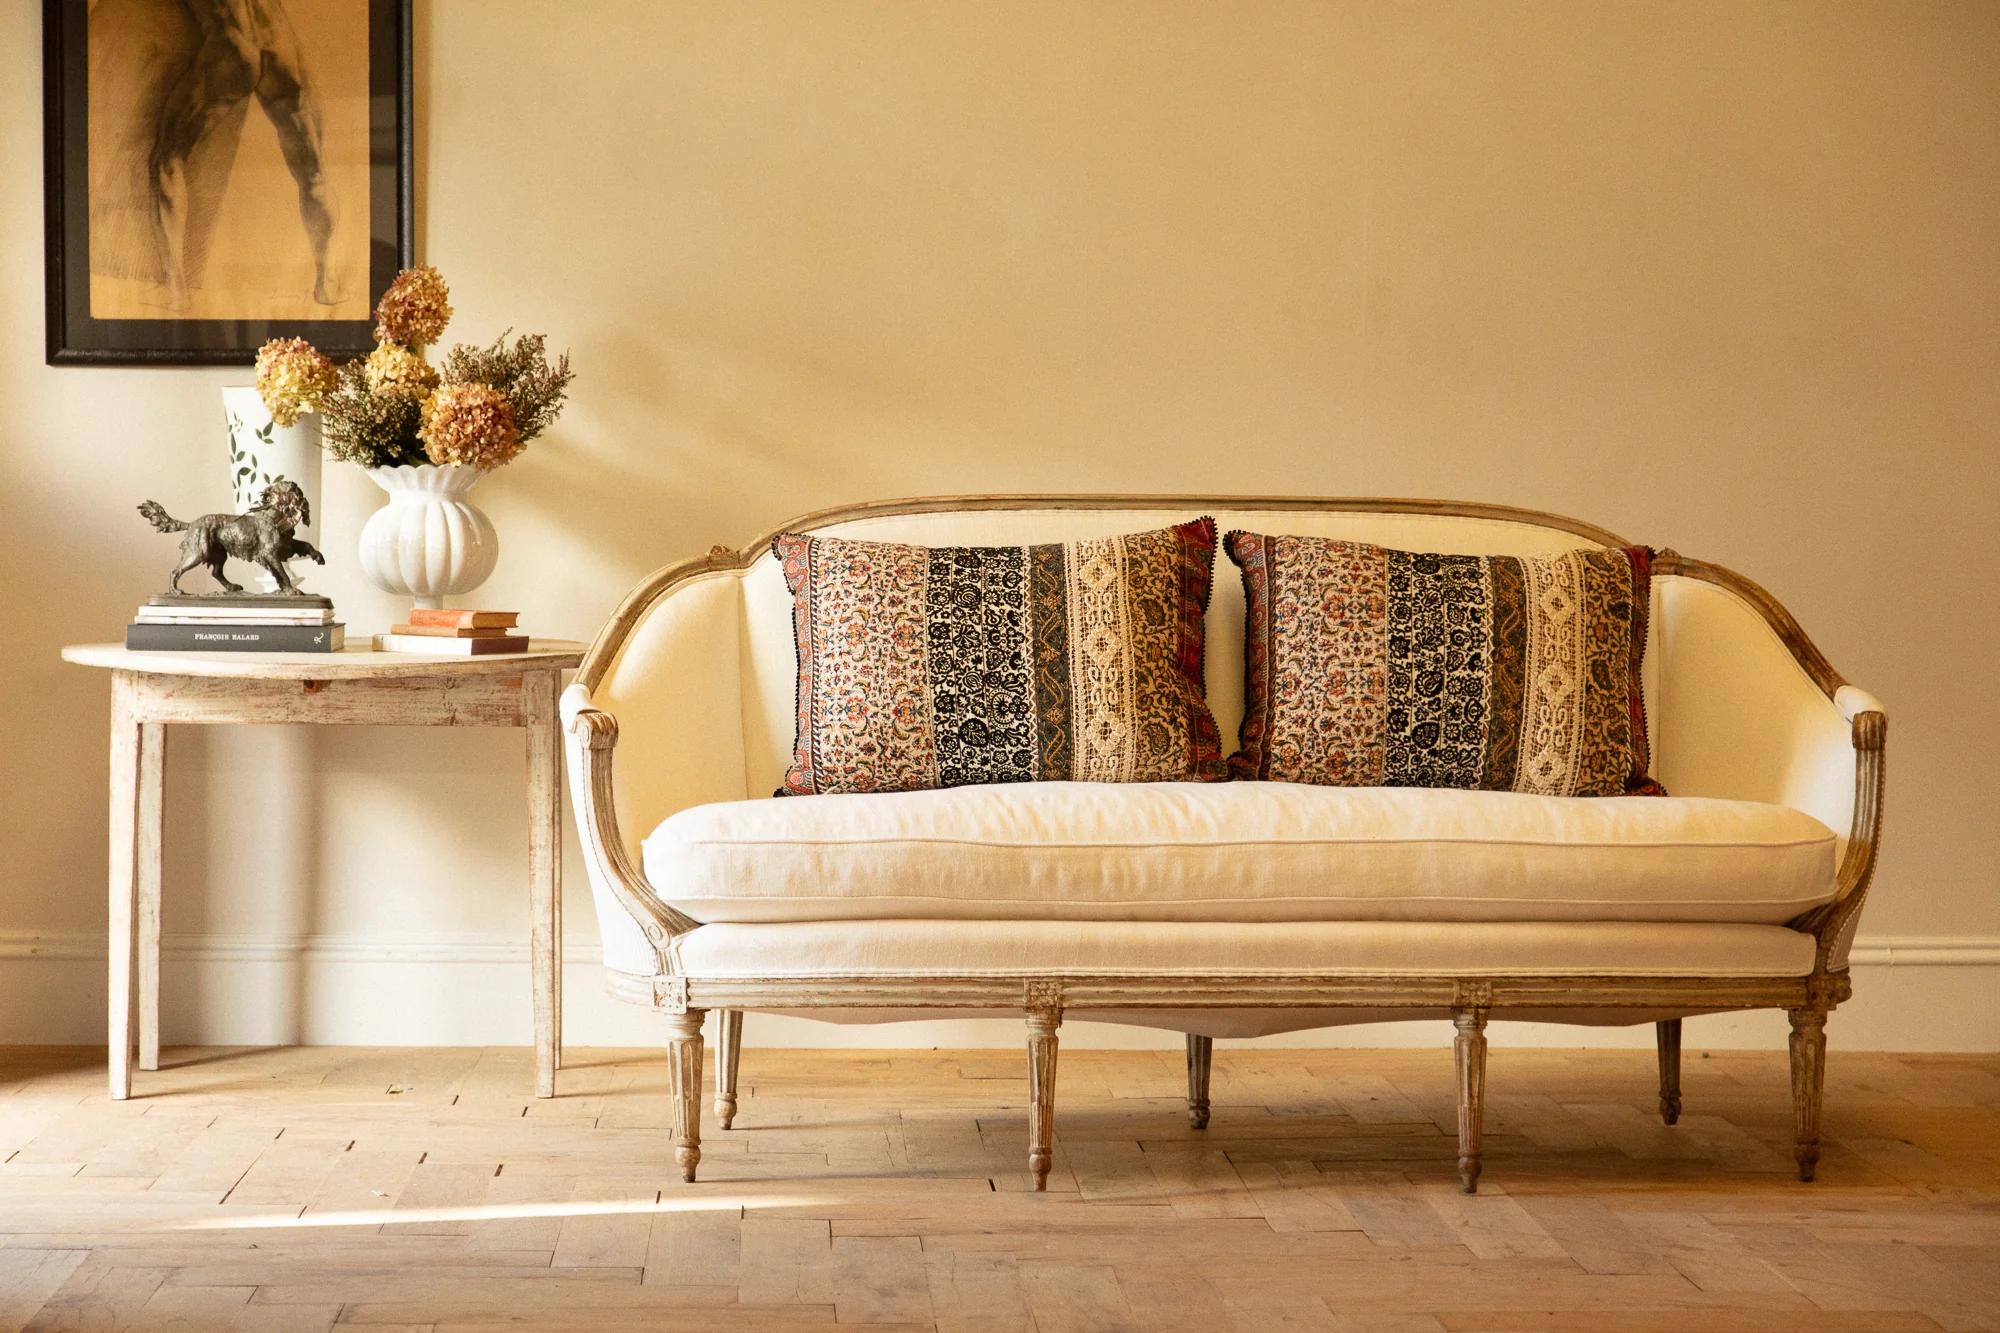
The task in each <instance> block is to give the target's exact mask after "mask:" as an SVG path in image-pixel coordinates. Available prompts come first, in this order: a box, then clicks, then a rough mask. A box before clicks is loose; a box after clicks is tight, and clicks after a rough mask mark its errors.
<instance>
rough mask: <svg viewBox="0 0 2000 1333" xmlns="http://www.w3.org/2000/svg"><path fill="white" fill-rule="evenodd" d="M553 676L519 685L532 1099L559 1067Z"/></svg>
mask: <svg viewBox="0 0 2000 1333" xmlns="http://www.w3.org/2000/svg"><path fill="white" fill-rule="evenodd" d="M556 684H557V675H556V673H555V672H553V671H540V672H535V673H533V674H531V675H529V676H528V677H527V678H526V679H525V680H524V681H523V682H522V689H523V691H524V692H525V696H526V697H525V701H524V702H525V707H524V710H523V711H524V714H525V719H524V721H525V725H526V727H527V731H528V909H529V913H530V917H531V920H530V924H529V930H528V951H529V953H530V954H531V955H532V956H533V971H534V987H535V1095H536V1096H537V1097H553V1096H555V1095H556V1068H557V1066H558V1065H559V1064H560V1063H561V1062H562V855H561V849H562V796H561V792H562V733H561V725H562V724H561V721H560V719H559V717H558V715H557V710H556Z"/></svg>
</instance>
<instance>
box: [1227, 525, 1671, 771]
mask: <svg viewBox="0 0 2000 1333" xmlns="http://www.w3.org/2000/svg"><path fill="white" fill-rule="evenodd" d="M1226 545H1227V546H1228V548H1229V558H1230V559H1232V560H1234V561H1235V562H1236V563H1237V564H1238V565H1239V566H1241V568H1242V570H1243V594H1244V601H1245V603H1246V606H1247V611H1248V617H1247V624H1246V626H1245V641H1244V650H1245V661H1246V664H1247V668H1248V674H1247V677H1246V679H1245V682H1244V705H1245V711H1244V717H1243V733H1242V746H1241V748H1240V749H1239V750H1238V751H1237V753H1236V754H1234V755H1232V756H1230V760H1229V767H1230V772H1231V775H1232V776H1234V777H1238V778H1267V779H1271V780H1274V781H1281V782H1313V783H1322V784H1326V785H1329V786H1340V787H1469V788H1480V789H1484V790H1488V791H1519V792H1536V793H1540V794H1543V795H1551V796H1616V795H1619V794H1631V795H1641V794H1644V795H1658V794H1660V791H1661V789H1660V787H1659V785H1658V784H1657V783H1655V782H1654V781H1653V780H1652V779H1651V778H1650V777H1648V776H1647V773H1646V768H1647V763H1648V755H1647V747H1646V714H1645V705H1644V700H1643V698H1642V695H1641V692H1640V678H1639V662H1640V659H1641V658H1642V657H1643V656H1644V654H1645V650H1646V612H1647V606H1648V597H1649V587H1650V582H1651V574H1652V564H1651V553H1650V552H1648V551H1647V550H1646V548H1645V547H1643V546H1631V547H1625V548H1622V549H1621V548H1610V547H1605V548H1595V549H1587V550H1577V551H1565V552H1562V553H1560V554H1556V555H1538V556H1527V557H1521V558H1516V557H1514V556H1476V555H1421V554H1413V553H1411V552H1409V551H1391V550H1386V549H1384V548H1382V547H1380V546H1369V545H1365V544H1363V543H1360V542H1343V541H1333V540H1330V539H1327V538H1322V537H1265V536H1259V535H1258V534H1256V533H1250V532H1232V533H1230V534H1229V536H1228V538H1227V541H1226Z"/></svg>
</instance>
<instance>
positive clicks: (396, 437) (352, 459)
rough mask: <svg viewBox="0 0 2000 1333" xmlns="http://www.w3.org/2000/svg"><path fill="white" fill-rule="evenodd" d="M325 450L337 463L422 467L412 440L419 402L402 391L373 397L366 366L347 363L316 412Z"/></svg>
mask: <svg viewBox="0 0 2000 1333" xmlns="http://www.w3.org/2000/svg"><path fill="white" fill-rule="evenodd" d="M321 413H322V415H323V416H324V418H325V422H326V424H325V444H326V451H327V452H328V453H330V454H332V455H333V456H334V457H335V458H337V459H339V460H340V461H341V462H343V463H356V464H359V465H360V466H362V467H395V466H398V465H401V464H405V463H408V464H418V463H426V462H429V461H430V460H429V459H427V458H425V457H424V446H423V445H422V443H420V442H419V441H418V439H417V429H418V426H419V425H420V424H421V421H422V413H423V403H422V400H421V399H417V398H412V397H410V396H409V395H408V394H402V393H377V392H376V391H375V390H374V389H372V388H370V387H369V385H368V367H367V363H366V362H363V361H359V360H355V361H349V362H348V363H347V364H346V365H344V366H342V367H341V368H340V376H339V381H338V383H337V384H336V385H335V387H334V391H333V392H332V393H331V394H329V395H327V399H326V406H325V407H324V408H323V409H321Z"/></svg>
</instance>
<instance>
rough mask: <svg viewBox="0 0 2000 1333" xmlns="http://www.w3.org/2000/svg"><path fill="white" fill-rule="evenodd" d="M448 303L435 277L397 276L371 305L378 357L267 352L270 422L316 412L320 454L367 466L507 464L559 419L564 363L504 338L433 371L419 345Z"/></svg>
mask: <svg viewBox="0 0 2000 1333" xmlns="http://www.w3.org/2000/svg"><path fill="white" fill-rule="evenodd" d="M450 297H451V293H450V291H449V289H448V288H447V287H446V286H445V281H444V276H443V275H442V274H440V273H439V272H438V271H437V270H436V269H434V268H431V267H429V266H425V267H423V268H409V269H404V270H403V271H402V272H401V273H399V274H397V275H396V280H395V281H394V282H392V283H390V284H389V290H388V291H386V292H384V293H383V294H382V300H381V303H380V304H379V305H377V306H376V307H375V341H376V343H377V346H376V348H375V350H374V351H373V352H371V353H369V354H368V356H367V357H365V358H361V359H356V360H353V361H350V362H348V363H347V364H346V365H344V366H340V367H338V368H336V367H335V366H334V364H333V363H332V362H331V361H329V360H327V358H326V357H325V356H323V355H321V354H320V353H319V352H318V351H317V350H315V349H314V348H313V346H312V344H310V343H308V342H306V341H305V340H304V339H303V338H279V339H273V340H272V341H270V342H268V343H265V344H264V346H263V347H262V348H261V349H260V350H259V351H258V353H257V392H258V394H259V395H260V396H261V397H262V398H263V400H264V406H265V407H266V408H268V409H269V410H270V413H271V419H272V420H273V421H276V422H277V423H278V424H279V425H281V426H289V425H292V424H293V423H295V422H296V421H297V420H298V419H299V417H300V415H301V414H303V413H306V412H318V413H319V414H320V416H321V417H322V418H323V431H322V434H323V436H324V439H325V443H326V450H327V452H328V453H330V454H332V455H333V456H334V457H335V458H338V459H340V460H341V461H343V462H348V463H359V464H360V465H361V466H363V467H397V466H401V465H406V464H407V465H417V464H423V463H442V464H450V463H458V464H463V465H465V466H468V467H477V468H495V467H499V466H500V465H501V464H502V463H506V462H510V461H512V460H513V459H514V458H515V457H516V456H517V455H518V454H520V452H521V450H522V449H524V448H526V447H527V444H528V441H530V440H532V439H534V438H535V437H536V436H537V435H540V434H541V433H542V432H543V431H545V430H547V429H548V428H549V426H551V425H552V424H554V422H555V419H556V417H557V415H559V414H560V413H561V411H562V406H563V399H564V397H565V395H566V394H567V393H568V391H569V382H570V380H571V378H572V375H571V372H570V368H569V355H568V354H567V353H564V354H563V355H562V356H559V357H557V358H556V359H555V360H554V361H553V362H551V361H550V360H549V358H548V354H547V351H546V343H545V340H544V339H543V337H542V335H541V334H539V333H530V334H525V335H523V336H521V337H519V338H516V339H514V341H513V342H512V343H511V344H510V343H509V342H508V341H507V334H506V333H502V334H501V335H500V336H499V337H498V338H496V339H494V340H493V342H492V344H491V345H490V346H487V347H472V346H468V345H466V344H464V343H461V344H459V345H458V346H456V347H453V348H452V349H451V350H450V351H449V352H447V353H445V356H444V365H443V369H442V370H439V369H437V368H434V367H433V366H432V365H431V364H430V363H429V362H428V361H426V360H425V359H424V348H425V347H427V346H429V345H430V344H432V343H435V342H436V341H437V340H438V339H439V338H440V337H441V336H443V334H444V330H445V326H446V325H447V324H448V323H450V321H451V314H452V310H451V299H450Z"/></svg>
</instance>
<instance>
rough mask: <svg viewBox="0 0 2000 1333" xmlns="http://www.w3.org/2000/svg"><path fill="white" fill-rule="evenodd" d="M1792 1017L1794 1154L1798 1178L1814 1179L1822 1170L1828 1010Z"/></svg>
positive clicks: (1797, 1012) (1795, 1012) (1807, 1011)
mask: <svg viewBox="0 0 2000 1333" xmlns="http://www.w3.org/2000/svg"><path fill="white" fill-rule="evenodd" d="M1789 1012H1790V1013H1791V1017H1792V1042H1791V1045H1792V1121H1793V1126H1794V1144H1793V1148H1792V1155H1793V1157H1795V1158H1796V1159H1797V1161H1798V1164H1799V1179H1800V1180H1811V1179H1812V1178H1813V1175H1814V1174H1815V1173H1816V1172H1817V1171H1818V1169H1819V1105H1820V1094H1821V1092H1822V1091H1823V1090H1824V1088H1825V1086H1826V1010H1824V1009H1816V1008H1814V1009H1793V1010H1790V1011H1789Z"/></svg>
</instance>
